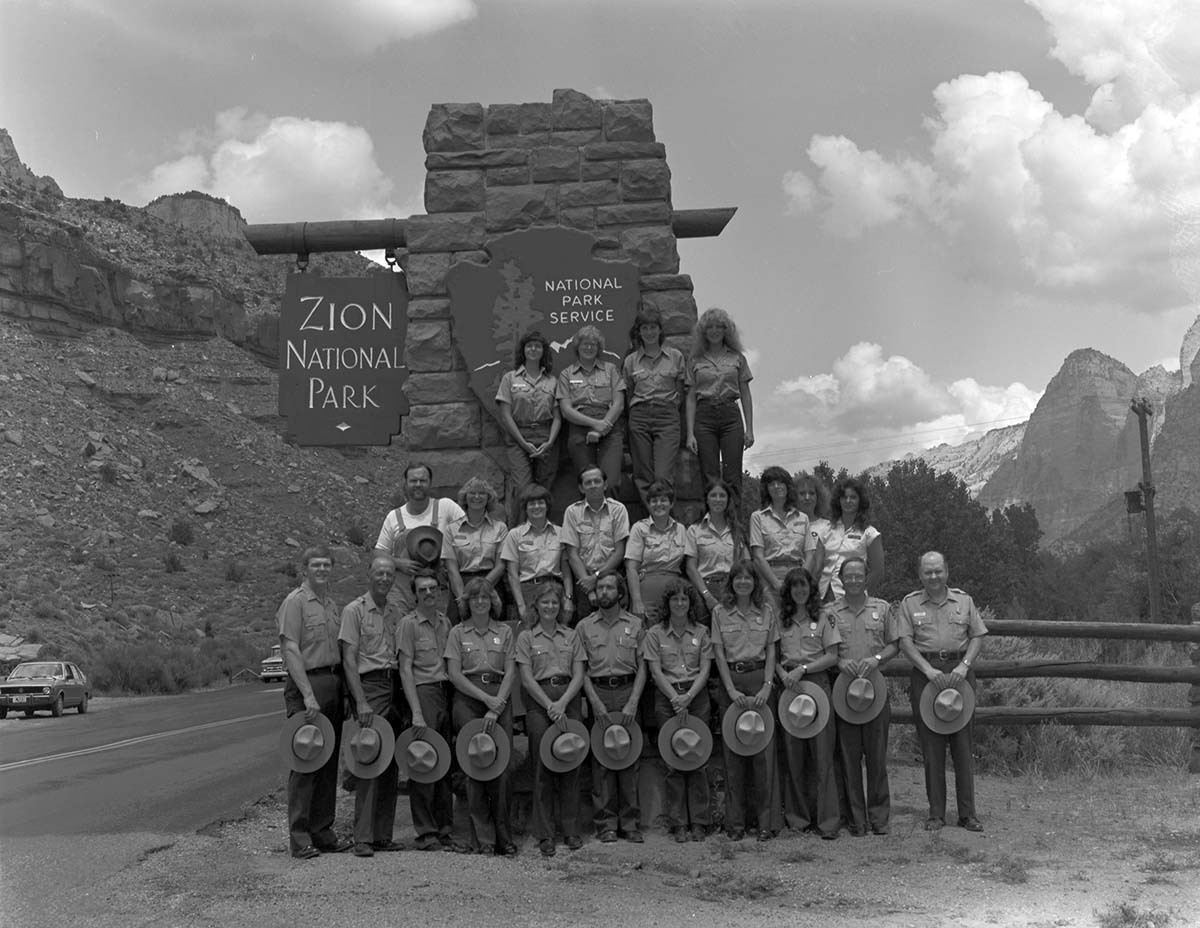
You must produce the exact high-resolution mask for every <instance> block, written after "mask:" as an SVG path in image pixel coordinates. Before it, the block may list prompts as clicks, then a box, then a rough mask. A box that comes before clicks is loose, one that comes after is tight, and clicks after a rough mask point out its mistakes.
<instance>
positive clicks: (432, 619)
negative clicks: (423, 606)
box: [414, 609, 450, 625]
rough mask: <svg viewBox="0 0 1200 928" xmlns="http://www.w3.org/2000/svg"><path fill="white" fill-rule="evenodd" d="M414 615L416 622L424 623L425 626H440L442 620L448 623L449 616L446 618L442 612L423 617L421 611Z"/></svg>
mask: <svg viewBox="0 0 1200 928" xmlns="http://www.w3.org/2000/svg"><path fill="white" fill-rule="evenodd" d="M414 614H415V615H416V617H417V621H418V622H424V623H425V624H426V625H440V624H441V623H442V619H445V620H446V621H447V622H449V621H450V618H449V616H447V615H446V613H444V612H435V613H434V614H433V615H432V616H424V615H422V614H421V610H420V609H418V610H416V612H415V613H414Z"/></svg>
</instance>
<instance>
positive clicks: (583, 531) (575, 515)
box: [562, 497, 629, 572]
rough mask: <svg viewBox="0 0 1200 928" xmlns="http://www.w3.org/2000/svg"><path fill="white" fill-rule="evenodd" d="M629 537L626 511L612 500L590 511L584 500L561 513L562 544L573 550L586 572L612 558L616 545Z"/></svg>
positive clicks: (622, 505) (593, 569) (594, 569)
mask: <svg viewBox="0 0 1200 928" xmlns="http://www.w3.org/2000/svg"><path fill="white" fill-rule="evenodd" d="M628 537H629V510H627V509H626V508H625V505H624V504H623V503H619V502H617V501H616V500H615V499H608V498H607V497H606V498H605V500H604V504H603V505H602V506H601V507H600V508H599V509H593V508H592V507H591V506H589V505H588V502H587V500H585V499H581V500H579V501H578V502H575V503H571V505H570V506H568V507H567V511H566V512H564V513H563V527H562V538H563V544H564V545H569V546H571V547H572V548H575V549H576V550H577V551H578V552H579V557H580V559H581V560H582V561H583V566H584V567H586V568H587V569H588V571H589V572H594V571H597V570H599V569H600V568H601V567H603V566H604V562H605V561H607V560H608V559H609V558H610V557H612V553H613V552H614V551H615V550H616V549H617V544H618V543H619V542H621V541H624V540H625V539H626V538H628Z"/></svg>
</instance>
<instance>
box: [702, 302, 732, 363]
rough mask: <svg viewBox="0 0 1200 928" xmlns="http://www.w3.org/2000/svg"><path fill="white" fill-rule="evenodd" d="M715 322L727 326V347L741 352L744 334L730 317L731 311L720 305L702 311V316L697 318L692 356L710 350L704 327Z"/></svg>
mask: <svg viewBox="0 0 1200 928" xmlns="http://www.w3.org/2000/svg"><path fill="white" fill-rule="evenodd" d="M714 323H719V324H720V325H723V326H725V347H726V348H728V349H729V350H730V351H736V352H737V353H738V354H741V353H742V336H741V335H740V334H739V333H738V327H737V325H736V324H735V323H734V321H733V320H732V319H730V318H729V313H727V312H725V310H723V309H721V308H720V307H719V306H714V307H713V308H712V309H706V310H705V311H704V312H703V313H701V315H700V318H699V319H697V320H696V327H695V328H694V329H692V357H693V358H698V357H700V355H702V354H704V352H705V351H707V350H708V339H707V338H705V337H704V329H705V327H706V326H708V325H711V324H714Z"/></svg>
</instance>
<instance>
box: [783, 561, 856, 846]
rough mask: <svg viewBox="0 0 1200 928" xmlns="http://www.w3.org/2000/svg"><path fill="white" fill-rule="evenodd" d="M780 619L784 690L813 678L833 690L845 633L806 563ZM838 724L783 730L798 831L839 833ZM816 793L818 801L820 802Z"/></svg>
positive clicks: (788, 589) (788, 807) (790, 804)
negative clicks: (807, 733) (801, 734)
mask: <svg viewBox="0 0 1200 928" xmlns="http://www.w3.org/2000/svg"><path fill="white" fill-rule="evenodd" d="M782 600H783V603H782V612H781V615H780V620H779V625H780V629H779V661H778V663H776V665H775V676H776V677H777V678H778V680H779V686H780V687H781V688H782V689H783V690H790V691H792V692H795V691H796V690H795V688H796V687H797V686H798V684H799V683H800V682H801V681H802V680H808V681H809V682H810V683H814V684H816V685H817V686H819V687H820V688H821V689H822V690H824V691H825V696H826V697H827V698H828V696H829V693H830V686H829V675H828V674H827V673H826V672H825V671H827V670H828V669H829V668H830V667H833V666H835V665H836V664H837V658H838V644H840V643H841V640H842V638H841V636H840V635H839V634H838V631H837V628H835V627H834V625H833V624H832V623H831V622H830V621H829V619H828V617H827V616H826V615H825V613H824V612H822V610H821V598H820V594H819V593H818V591H817V584H816V583H815V582H814V581H813V578H812V575H811V574H810V573H809V572H808V571H807V570H805V569H804V568H803V567H797V568H795V569H793V570H790V571H788V573H787V576H785V577H784V579H783V594H782ZM834 740H835V729H834V726H833V724H832V720H830V721H829V722H827V724H826V725H825V726H824V727H823V728H822V729H821V730H820V731H819V732H818V733H817V734H815V735H813V737H811V738H795V737H793V736H792V735H790V734H788V733H787V732H786V731H785V732H784V734H783V744H782V748H783V750H782V752H781V753H782V755H783V758H782V770H781V771H780V779H781V783H782V784H783V800H784V818H785V819H786V821H787V824H788V827H789V828H792V829H794V830H796V831H798V832H802V831H809V830H812V831H815V832H816V833H817V834H819V835H820V836H821V837H822V838H826V839H828V840H833V839H834V838H836V837H837V836H838V827H839V820H840V818H841V811H840V809H839V808H838V794H837V784H836V782H835V780H834V778H833V750H834ZM814 798H815V804H814Z"/></svg>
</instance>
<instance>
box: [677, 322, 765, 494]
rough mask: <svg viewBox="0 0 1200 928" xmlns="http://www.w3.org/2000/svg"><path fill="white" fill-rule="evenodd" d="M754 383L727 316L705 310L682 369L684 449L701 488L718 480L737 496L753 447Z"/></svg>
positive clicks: (735, 327)
mask: <svg viewBox="0 0 1200 928" xmlns="http://www.w3.org/2000/svg"><path fill="white" fill-rule="evenodd" d="M753 379H754V375H753V374H752V373H750V365H749V363H747V361H746V356H745V355H744V354H743V353H742V340H741V338H740V337H739V335H738V330H737V326H736V325H734V322H733V320H732V319H730V318H729V314H728V313H727V312H725V310H723V309H718V308H716V307H713V308H712V309H708V310H705V312H704V314H703V315H701V317H700V319H699V321H697V323H696V327H695V329H693V330H692V353H691V356H690V357H689V358H688V360H687V364H686V366H685V369H684V383H685V385H686V388H687V391H688V392H687V400H686V402H685V404H684V411H685V418H686V420H687V447H688V450H689V451H692V452H694V453H695V454H697V455H698V456H699V457H700V475H701V477H702V478H703V479H704V482H705V484H707V483H708V481H710V480H713V479H715V478H717V477H720V478H721V479H722V480H724V481H725V482H726V483H727V484H729V485H730V486H733V487H737V489H738V491H739V492H740V491H741V488H742V452H743V451H744V450H745V449H746V448H749V447H751V446H752V445H753V444H754V402H753V400H752V398H751V396H750V381H751V380H753ZM739 401H740V402H741V408H740V409H739V407H738V403H739Z"/></svg>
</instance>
